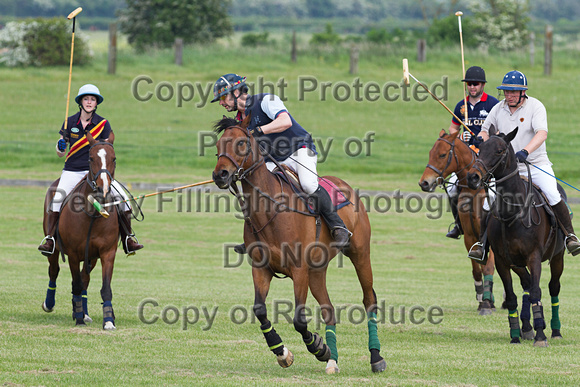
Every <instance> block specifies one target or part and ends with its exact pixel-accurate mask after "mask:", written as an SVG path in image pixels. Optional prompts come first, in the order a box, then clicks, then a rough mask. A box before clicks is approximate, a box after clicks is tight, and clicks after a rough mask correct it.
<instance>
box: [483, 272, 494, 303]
mask: <svg viewBox="0 0 580 387" xmlns="http://www.w3.org/2000/svg"><path fill="white" fill-rule="evenodd" d="M483 299H484V300H489V301H491V302H494V300H493V275H485V276H483Z"/></svg>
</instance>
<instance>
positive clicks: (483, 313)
mask: <svg viewBox="0 0 580 387" xmlns="http://www.w3.org/2000/svg"><path fill="white" fill-rule="evenodd" d="M491 314H493V311H492V309H491V308H481V309H480V310H479V315H480V316H489V315H491Z"/></svg>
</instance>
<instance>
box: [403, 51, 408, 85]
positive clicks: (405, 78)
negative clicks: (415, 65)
mask: <svg viewBox="0 0 580 387" xmlns="http://www.w3.org/2000/svg"><path fill="white" fill-rule="evenodd" d="M403 81H404V82H405V85H408V84H409V61H408V60H407V58H403Z"/></svg>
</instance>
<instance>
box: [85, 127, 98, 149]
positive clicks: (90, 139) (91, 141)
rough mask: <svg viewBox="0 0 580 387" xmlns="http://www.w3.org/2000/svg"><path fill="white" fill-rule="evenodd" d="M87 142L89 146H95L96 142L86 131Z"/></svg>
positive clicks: (89, 132)
mask: <svg viewBox="0 0 580 387" xmlns="http://www.w3.org/2000/svg"><path fill="white" fill-rule="evenodd" d="M87 140H88V141H89V145H90V146H93V145H95V143H96V142H97V140H95V138H94V137H93V135H92V134H91V131H90V130H88V131H87Z"/></svg>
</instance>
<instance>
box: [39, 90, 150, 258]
mask: <svg viewBox="0 0 580 387" xmlns="http://www.w3.org/2000/svg"><path fill="white" fill-rule="evenodd" d="M103 100H104V98H103V96H102V95H101V92H100V91H99V89H98V88H97V86H95V85H92V84H86V85H83V86H81V88H80V89H79V93H78V95H77V96H76V97H75V102H76V103H77V104H78V105H79V112H78V113H76V114H74V115H72V116H70V117H68V118H67V126H66V128H67V129H66V130H65V126H64V123H63V125H62V127H61V129H60V132H59V134H60V139H59V140H58V141H57V143H56V154H57V155H58V157H63V156H64V155H65V151H66V149H67V144H68V145H70V149H69V152H68V155H67V156H66V159H65V163H64V168H63V170H62V174H61V176H60V181H59V183H58V187H57V190H56V193H55V196H54V199H53V200H52V203H51V206H50V208H49V209H48V219H47V221H48V230H49V232H48V235H46V236H45V238H44V239H43V241H42V242H41V245H40V246H38V250H39V251H40V252H41V253H42V254H44V255H46V256H50V255H51V254H52V253H54V247H55V240H54V233H55V231H56V230H55V229H56V224H57V221H58V217H59V215H60V208H61V206H62V203H63V201H64V199H65V197H66V196H67V195H68V194H69V193H70V192H71V191H72V189H73V188H74V187H75V186H76V185H77V184H78V182H79V181H81V179H83V178H84V177H85V176H86V174H87V173H88V171H89V146H88V144H87V143H86V141H82V140H83V139H85V138H86V133H87V132H88V131H90V132H91V134H92V135H93V137H94V138H95V139H96V140H98V141H106V140H107V139H108V138H109V136H110V135H111V133H112V132H113V131H112V130H111V125H110V124H109V121H108V120H106V119H104V118H103V117H101V116H99V115H98V114H96V111H97V107H98V105H99V104H101V103H102V102H103ZM75 144H77V146H76V147H75ZM113 188H114V189H113V190H112V193H113V195H115V196H118V197H119V198H120V199H121V198H122V199H127V198H126V197H125V196H126V195H125V193H124V190H123V189H122V188H121V187H120V185H119V184H118V183H117V182H116V181H113ZM130 210H131V209H130V207H129V206H128V205H127V204H126V203H125V206H124V211H121V220H122V222H123V223H124V227H123V225H121V226H120V227H119V230H121V236H122V241H123V248H124V249H125V252H126V253H127V254H133V253H134V252H135V251H137V250H140V249H142V248H143V245H141V244H139V243H138V242H137V241H136V239H135V238H134V235H133V234H132V233H131V216H132V214H131V211H130Z"/></svg>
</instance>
